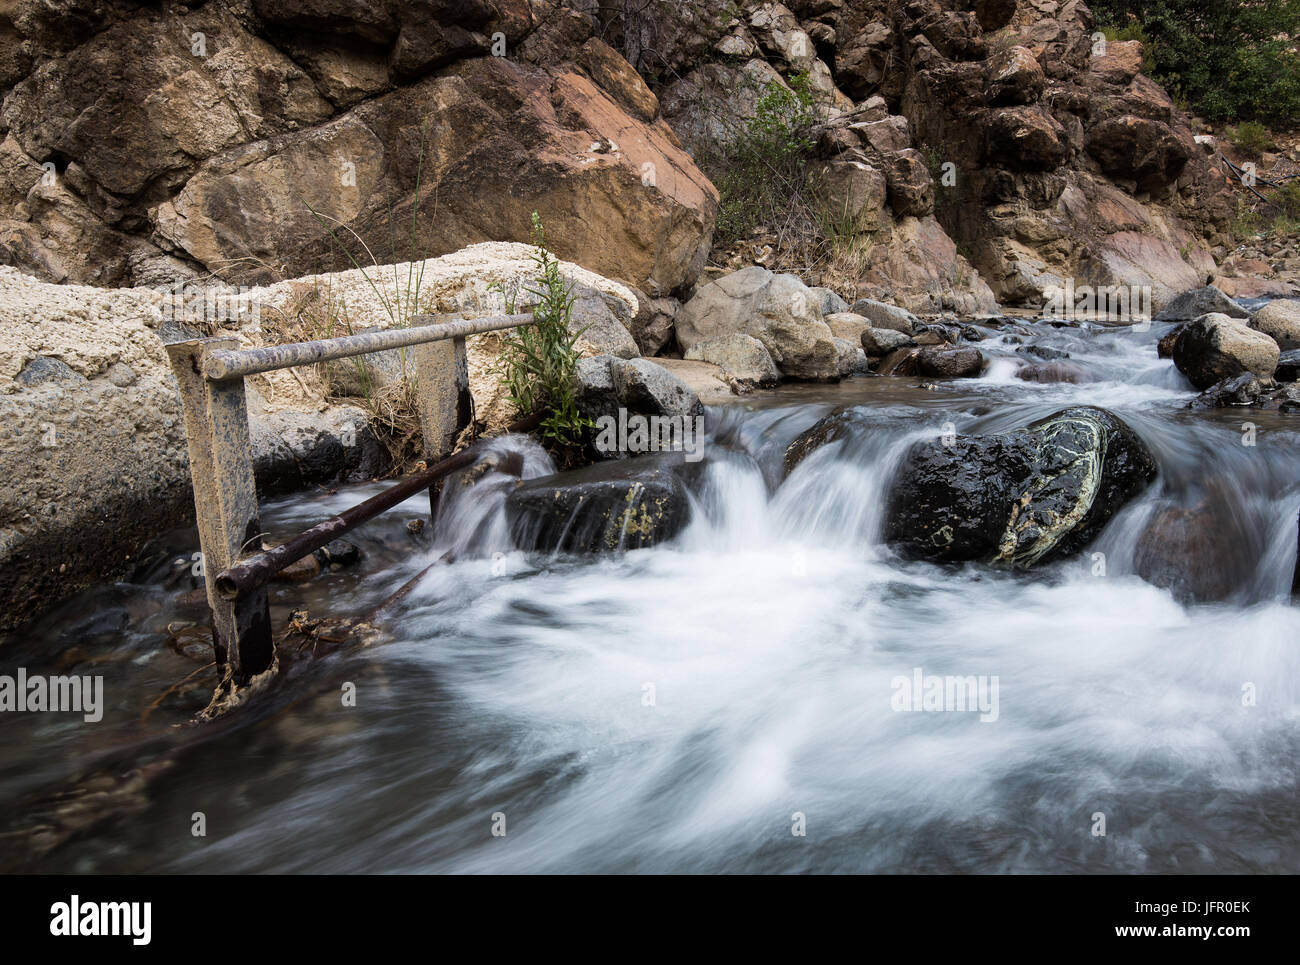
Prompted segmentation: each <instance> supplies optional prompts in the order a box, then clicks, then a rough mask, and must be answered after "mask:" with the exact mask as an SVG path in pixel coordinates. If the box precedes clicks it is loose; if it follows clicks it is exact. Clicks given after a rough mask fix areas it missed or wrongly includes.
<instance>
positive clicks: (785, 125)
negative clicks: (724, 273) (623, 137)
mask: <svg viewBox="0 0 1300 965" xmlns="http://www.w3.org/2000/svg"><path fill="white" fill-rule="evenodd" d="M815 120H816V112H815V111H814V108H813V97H812V89H811V87H810V85H809V82H808V76H807V74H803V73H799V74H794V75H793V76H791V77H790V79H789V87H788V88H787V87H785V86H782V85H781V84H777V83H775V82H773V83H770V84H768V85H767V86H766V88H765V89H764V90H763V92H762V94H761V95H760V96H759V98H758V101H757V104H756V105H755V111H754V115H753V116H752V117H750V118H748V119H747V120H746V121H745V123H744V124H743V125H742V126H741V127H740V128H739V130H737V131H736V132H734V134H733V136H731V137H730V138H729V139H728V140H727V142H726V143H724V144H721V145H718V146H717V147H716V149H715V150H714V151H712V152H707V153H706V155H705V156H703V157H701V159H700V160H701V164H702V166H703V167H704V169H705V171H706V173H708V174H709V175H710V177H711V178H712V179H713V183H714V185H716V186H717V189H718V194H719V195H720V198H721V200H720V204H719V210H718V221H717V228H716V230H715V233H714V242H715V244H717V245H718V246H720V247H724V248H725V247H727V246H728V245H730V244H733V243H735V242H736V241H739V240H741V239H743V238H745V237H747V236H748V235H749V234H750V233H751V232H752V231H753V230H754V228H756V227H758V226H759V225H764V224H772V223H775V222H777V221H779V220H780V219H781V216H782V214H784V213H788V212H789V211H790V210H791V207H792V205H797V204H798V203H799V202H800V201H803V200H804V198H803V195H804V194H805V193H806V190H807V187H808V175H807V171H806V163H807V159H808V156H809V154H810V153H811V151H812V149H813V147H814V144H813V141H812V140H811V138H810V137H809V135H808V131H809V128H811V126H812V124H813V122H814V121H815Z"/></svg>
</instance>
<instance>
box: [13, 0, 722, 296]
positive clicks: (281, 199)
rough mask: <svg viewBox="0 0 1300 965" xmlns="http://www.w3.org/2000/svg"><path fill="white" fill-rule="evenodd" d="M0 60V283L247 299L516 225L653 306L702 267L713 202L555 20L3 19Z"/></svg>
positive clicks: (637, 89)
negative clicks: (204, 278)
mask: <svg viewBox="0 0 1300 965" xmlns="http://www.w3.org/2000/svg"><path fill="white" fill-rule="evenodd" d="M0 35H3V36H4V37H5V43H4V47H5V53H4V55H3V59H0V91H3V108H2V109H0V259H3V260H4V261H6V262H8V263H10V264H12V265H14V266H16V267H18V268H20V269H22V270H23V271H25V272H29V273H32V274H35V275H37V276H39V277H42V278H47V279H50V280H55V281H70V282H79V283H87V284H95V285H104V286H106V285H111V286H118V285H144V284H154V283H157V282H160V281H164V282H172V281H175V280H176V279H177V278H178V277H182V278H183V277H186V276H194V275H202V274H207V273H212V274H216V275H218V276H220V277H222V278H224V279H226V280H227V281H231V282H237V283H243V282H257V283H263V282H266V281H271V280H275V279H278V278H285V277H294V276H299V275H303V274H307V273H309V272H312V271H320V270H329V269H340V268H347V267H350V264H349V261H350V257H349V256H353V257H356V258H357V259H358V260H359V261H361V262H362V263H369V262H370V260H371V256H372V255H373V256H374V257H375V258H376V259H377V260H379V261H381V262H393V261H403V260H409V259H412V258H419V257H425V256H428V255H437V254H442V253H445V252H449V251H454V250H457V249H459V248H461V247H463V246H465V245H466V244H470V243H474V242H479V241H488V240H527V238H528V231H529V216H530V214H531V212H532V211H533V210H537V211H539V212H540V213H541V215H542V217H543V219H544V221H545V222H546V224H547V226H548V228H549V229H550V231H551V236H552V238H553V241H554V246H555V247H556V249H557V252H558V253H559V254H560V255H561V256H562V257H565V258H569V259H572V260H573V261H576V262H579V263H581V264H583V265H586V266H589V267H590V268H592V269H593V270H595V271H599V272H601V273H603V274H607V275H612V276H617V277H619V278H624V279H626V280H628V281H629V282H631V283H633V284H635V285H636V286H638V287H639V288H641V289H642V290H648V291H650V293H651V294H658V293H659V292H660V291H661V290H662V291H663V292H664V293H667V292H669V291H672V290H674V289H677V288H679V287H681V286H683V285H687V284H689V283H690V282H691V281H692V280H693V279H694V277H695V275H696V274H698V272H699V270H700V268H701V267H702V266H703V264H704V260H705V257H706V255H707V253H708V247H709V240H710V235H711V229H712V224H713V216H714V211H715V207H716V197H717V195H716V192H715V190H714V188H713V186H712V185H711V184H710V183H709V181H708V179H707V178H705V177H704V176H703V175H702V174H701V173H700V172H699V171H698V170H697V169H696V167H695V165H694V164H693V163H692V161H691V159H690V157H689V156H688V155H687V154H686V152H685V151H684V150H683V149H682V147H681V145H680V143H679V142H678V140H677V137H676V136H675V135H674V133H673V132H672V130H671V129H670V128H669V127H668V126H667V124H665V123H664V121H663V120H662V118H661V117H660V110H659V104H658V100H657V99H656V97H655V96H654V94H652V93H651V92H650V90H649V89H648V88H647V87H646V85H645V83H644V82H643V81H642V80H641V78H640V77H639V76H638V75H637V74H636V72H635V71H634V70H632V69H631V67H630V66H629V65H628V63H627V62H626V61H625V60H624V59H623V58H622V57H621V56H619V55H618V54H617V53H615V52H614V50H612V49H611V48H610V47H609V46H608V45H607V44H605V43H604V42H603V41H602V40H601V39H600V38H599V37H597V36H596V35H595V23H594V21H593V20H592V18H590V17H589V16H587V15H585V14H583V13H581V12H578V11H575V10H572V9H570V8H569V7H567V6H565V5H562V4H559V3H548V2H528V0H497V2H492V3H488V2H485V0H469V2H455V3H453V2H444V0H423V2H402V3H397V2H391V0H390V2H378V3H372V2H357V0H275V2H269V0H242V2H239V0H237V2H230V3H227V2H207V3H191V4H184V3H166V4H150V3H143V4H137V3H129V2H96V0H59V2H54V3H46V2H36V0H19V2H17V3H16V4H13V5H7V12H0ZM332 236H335V237H332ZM336 237H337V241H336ZM345 249H346V250H345Z"/></svg>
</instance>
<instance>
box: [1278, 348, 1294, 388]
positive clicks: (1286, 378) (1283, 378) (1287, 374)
mask: <svg viewBox="0 0 1300 965" xmlns="http://www.w3.org/2000/svg"><path fill="white" fill-rule="evenodd" d="M1273 378H1274V379H1276V380H1277V381H1278V382H1295V381H1298V380H1300V348H1293V349H1291V350H1290V351H1289V352H1283V353H1282V355H1281V356H1280V357H1279V358H1278V360H1277V368H1276V369H1274V370H1273Z"/></svg>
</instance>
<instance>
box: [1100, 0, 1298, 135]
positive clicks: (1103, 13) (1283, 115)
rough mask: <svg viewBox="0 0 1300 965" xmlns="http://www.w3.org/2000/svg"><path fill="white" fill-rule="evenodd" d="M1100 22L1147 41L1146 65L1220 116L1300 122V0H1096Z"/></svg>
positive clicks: (1198, 106)
mask: <svg viewBox="0 0 1300 965" xmlns="http://www.w3.org/2000/svg"><path fill="white" fill-rule="evenodd" d="M1091 6H1092V10H1093V13H1094V14H1095V15H1096V17H1097V22H1098V24H1099V25H1100V26H1101V27H1102V28H1103V31H1104V32H1106V33H1107V36H1112V35H1113V36H1114V37H1116V38H1119V39H1123V38H1126V37H1132V38H1135V39H1140V40H1142V41H1143V43H1144V44H1145V45H1146V51H1145V53H1146V63H1148V64H1149V66H1148V67H1147V69H1148V70H1149V72H1150V73H1151V74H1152V76H1153V77H1154V78H1155V79H1156V80H1157V81H1159V82H1160V83H1161V84H1163V85H1164V86H1166V87H1168V88H1169V89H1170V90H1171V92H1173V93H1174V94H1175V96H1176V98H1178V99H1180V100H1183V101H1185V102H1186V103H1187V104H1188V106H1189V107H1190V108H1191V109H1192V110H1195V111H1197V112H1198V113H1201V114H1204V115H1205V116H1207V117H1209V118H1210V119H1212V120H1215V121H1224V120H1234V119H1239V120H1257V121H1262V122H1264V123H1267V124H1271V125H1274V126H1277V127H1287V128H1290V127H1294V126H1296V125H1297V124H1298V123H1300V54H1297V51H1296V41H1297V38H1298V37H1300V0H1096V2H1094V3H1093V4H1092V5H1091Z"/></svg>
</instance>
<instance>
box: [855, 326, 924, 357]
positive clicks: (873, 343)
mask: <svg viewBox="0 0 1300 965" xmlns="http://www.w3.org/2000/svg"><path fill="white" fill-rule="evenodd" d="M859 338H860V340H861V342H862V350H863V351H864V352H866V353H867V355H869V356H870V357H871V358H880V357H881V356H882V355H888V354H889V353H890V352H892V351H894V350H895V349H900V348H904V347H905V346H909V345H915V344H916V342H915V341H913V339H912V336H910V335H906V334H904V333H903V332H895V331H893V330H892V329H888V328H868V329H864V330H863V332H862V335H861V336H859Z"/></svg>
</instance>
